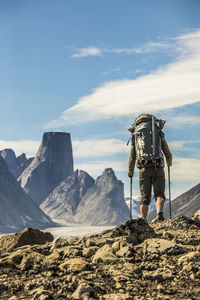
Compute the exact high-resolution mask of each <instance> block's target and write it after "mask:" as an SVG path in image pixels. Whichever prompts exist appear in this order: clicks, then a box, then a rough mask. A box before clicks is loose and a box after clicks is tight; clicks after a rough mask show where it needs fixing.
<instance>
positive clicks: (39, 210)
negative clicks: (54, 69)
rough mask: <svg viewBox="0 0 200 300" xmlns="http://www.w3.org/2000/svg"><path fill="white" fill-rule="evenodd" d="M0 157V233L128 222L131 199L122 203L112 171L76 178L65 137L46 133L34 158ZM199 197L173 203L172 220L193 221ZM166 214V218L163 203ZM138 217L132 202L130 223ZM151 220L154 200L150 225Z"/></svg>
mask: <svg viewBox="0 0 200 300" xmlns="http://www.w3.org/2000/svg"><path fill="white" fill-rule="evenodd" d="M0 154H1V155H0V210H1V211H3V212H4V214H3V217H2V218H1V220H0V231H1V230H3V228H4V229H5V228H6V229H5V230H11V229H12V228H13V230H14V228H16V229H17V228H20V229H22V228H23V227H25V226H31V227H44V226H46V227H48V225H50V224H53V223H52V221H51V219H52V220H56V221H57V220H59V219H60V220H62V221H63V220H64V221H66V222H78V223H82V224H89V225H118V224H120V223H122V222H123V221H125V220H126V219H129V204H130V199H128V198H126V199H124V184H123V183H122V182H121V181H120V180H118V179H117V178H116V175H115V173H114V171H113V170H112V169H111V168H107V169H105V170H104V172H103V174H102V175H100V176H99V177H98V178H97V179H96V180H94V179H93V178H92V177H91V176H90V175H89V174H88V173H86V172H85V171H82V170H76V171H75V172H74V167H73V165H74V163H73V153H72V144H71V137H70V134H69V133H64V132H46V133H44V134H43V138H42V141H41V145H40V147H39V149H38V152H37V154H36V156H35V157H34V158H30V159H27V158H26V155H25V154H22V155H20V156H18V157H16V155H15V153H14V151H13V150H12V149H4V150H2V151H0ZM5 162H6V163H5ZM6 164H7V166H6ZM11 173H12V174H11ZM14 176H15V177H16V178H17V179H18V182H17V181H16V178H14ZM20 185H21V187H22V188H23V189H22V188H21V187H20ZM199 197H200V184H199V185H197V186H195V187H194V188H193V189H191V190H190V191H188V192H187V193H184V194H183V195H181V196H179V197H178V198H176V199H175V200H174V201H173V202H172V211H173V216H174V217H176V216H179V215H181V214H185V215H186V216H191V215H192V214H193V213H194V212H195V211H196V210H197V209H200V199H199ZM152 210H153V211H152ZM164 214H165V217H166V218H168V217H169V204H168V203H167V201H166V203H165V211H164ZM47 215H48V216H47ZM139 216H140V202H139V199H133V218H138V217H139ZM155 216H156V212H155V200H154V198H153V197H152V201H151V205H150V207H149V214H148V220H152V219H153V218H154V217H155ZM50 218H51V219H50Z"/></svg>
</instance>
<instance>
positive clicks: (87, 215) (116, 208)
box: [75, 168, 129, 225]
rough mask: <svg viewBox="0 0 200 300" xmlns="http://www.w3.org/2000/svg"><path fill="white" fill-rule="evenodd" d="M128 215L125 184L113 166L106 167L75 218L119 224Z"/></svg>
mask: <svg viewBox="0 0 200 300" xmlns="http://www.w3.org/2000/svg"><path fill="white" fill-rule="evenodd" d="M128 217H129V210H128V207H127V205H126V203H125V200H124V184H123V183H122V182H121V181H120V180H118V179H117V178H116V176H115V173H114V171H113V170H112V169H111V168H108V169H105V171H104V172H103V174H102V175H101V176H99V177H98V178H97V179H96V181H95V183H94V185H93V186H92V187H91V188H90V189H89V190H88V191H87V192H86V194H85V195H84V197H83V198H82V201H81V202H80V204H79V206H78V208H77V212H76V216H75V219H76V220H77V221H79V222H80V221H81V222H82V223H86V224H90V225H118V224H120V223H122V222H123V221H124V220H126V219H128Z"/></svg>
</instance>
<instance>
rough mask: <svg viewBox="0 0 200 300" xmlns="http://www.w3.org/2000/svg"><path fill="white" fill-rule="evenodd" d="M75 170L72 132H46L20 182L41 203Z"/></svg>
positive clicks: (38, 203)
mask: <svg viewBox="0 0 200 300" xmlns="http://www.w3.org/2000/svg"><path fill="white" fill-rule="evenodd" d="M73 171H74V170H73V157H72V145H71V138H70V134H69V133H64V132H46V133H44V135H43V139H42V142H41V145H40V148H39V150H38V152H37V154H36V156H35V158H34V160H33V161H32V162H31V164H30V165H29V166H28V167H27V168H26V169H25V170H24V172H23V173H22V174H21V176H20V177H19V182H20V184H21V186H22V187H23V189H24V190H25V192H26V193H27V194H28V195H29V196H30V197H31V198H32V199H33V200H34V201H35V202H36V203H37V205H40V204H41V203H42V202H43V201H44V200H45V198H46V197H48V195H49V194H50V193H51V192H52V191H53V189H54V188H55V187H57V186H58V184H59V183H60V182H61V181H63V180H64V179H65V178H66V177H67V176H69V175H71V174H72V173H73Z"/></svg>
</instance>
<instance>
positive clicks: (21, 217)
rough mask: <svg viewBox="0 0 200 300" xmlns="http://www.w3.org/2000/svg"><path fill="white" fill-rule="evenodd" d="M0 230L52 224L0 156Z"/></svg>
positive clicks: (43, 226) (14, 229) (8, 230)
mask: <svg viewBox="0 0 200 300" xmlns="http://www.w3.org/2000/svg"><path fill="white" fill-rule="evenodd" d="M0 211H1V218H0V232H4V233H5V232H13V231H16V230H21V229H23V228H24V227H27V226H29V227H34V228H45V227H49V226H52V225H53V222H52V221H51V220H50V218H49V217H48V216H47V215H45V214H44V213H43V212H42V211H41V209H40V208H39V207H38V206H37V205H36V204H35V202H34V201H33V200H32V199H31V198H30V197H29V196H28V195H27V194H26V193H25V192H24V190H23V189H22V188H21V186H20V185H19V183H18V182H17V180H16V179H15V178H14V176H13V175H12V174H11V173H10V172H9V170H8V167H7V164H6V163H5V161H4V159H3V158H2V157H1V156H0Z"/></svg>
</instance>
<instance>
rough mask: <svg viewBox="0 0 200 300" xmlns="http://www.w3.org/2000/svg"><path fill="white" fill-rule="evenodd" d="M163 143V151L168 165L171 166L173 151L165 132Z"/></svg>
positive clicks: (162, 138) (162, 137)
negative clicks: (170, 148)
mask: <svg viewBox="0 0 200 300" xmlns="http://www.w3.org/2000/svg"><path fill="white" fill-rule="evenodd" d="M161 145H162V150H163V153H164V155H165V157H166V160H167V165H168V167H171V166H172V154H171V151H170V150H169V146H168V144H167V141H166V139H165V136H164V133H163V134H162V136H161Z"/></svg>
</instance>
